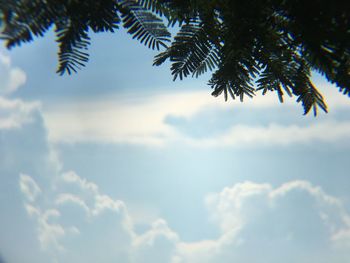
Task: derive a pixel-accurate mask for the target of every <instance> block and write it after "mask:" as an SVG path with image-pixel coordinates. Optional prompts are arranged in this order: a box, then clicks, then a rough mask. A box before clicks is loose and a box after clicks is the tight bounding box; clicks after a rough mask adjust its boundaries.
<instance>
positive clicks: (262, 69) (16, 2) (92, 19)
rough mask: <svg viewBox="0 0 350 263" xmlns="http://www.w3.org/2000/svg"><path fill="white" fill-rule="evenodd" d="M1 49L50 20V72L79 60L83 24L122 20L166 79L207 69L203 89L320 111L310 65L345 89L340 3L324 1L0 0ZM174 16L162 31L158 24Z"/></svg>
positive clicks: (349, 79)
mask: <svg viewBox="0 0 350 263" xmlns="http://www.w3.org/2000/svg"><path fill="white" fill-rule="evenodd" d="M0 9H1V20H2V23H3V30H2V33H1V38H2V39H3V40H5V43H6V46H7V47H8V48H11V47H14V46H18V45H20V44H22V43H25V42H30V41H32V40H33V39H34V38H35V37H40V36H44V35H45V33H46V32H47V31H48V30H49V29H50V28H52V27H53V30H54V31H55V33H56V41H57V43H58V48H59V52H58V70H57V72H58V73H59V74H65V73H68V74H71V73H72V72H76V71H77V69H79V68H81V67H83V66H85V64H86V62H87V61H88V58H89V54H88V51H87V49H88V46H89V44H90V38H89V33H90V32H114V31H115V30H117V29H118V28H119V27H124V28H126V29H127V31H128V33H129V34H131V36H132V38H135V39H137V40H138V41H139V42H140V43H142V44H144V45H146V46H147V47H149V48H151V49H156V50H160V53H159V54H158V55H156V57H155V59H154V65H157V66H158V65H161V64H163V63H164V62H165V61H167V60H169V61H170V62H171V73H172V75H173V78H174V80H175V79H180V80H181V79H183V78H185V77H188V76H192V77H198V76H199V75H201V74H203V73H205V72H207V71H211V72H212V77H211V79H210V80H209V85H210V86H211V88H212V89H213V92H212V95H214V96H219V95H223V96H224V98H225V99H226V100H227V99H228V97H231V98H233V99H235V98H239V99H240V100H241V101H243V99H244V98H245V97H253V96H254V95H255V94H256V93H257V92H261V93H262V94H266V93H267V92H275V93H276V94H277V95H278V98H279V100H280V101H281V102H283V98H284V95H285V94H287V95H289V96H295V97H296V101H297V102H300V103H301V104H302V106H303V109H304V113H305V114H307V113H308V112H310V111H311V110H312V111H313V112H314V114H315V115H316V114H317V110H318V109H319V108H320V109H322V110H323V111H325V112H327V106H326V103H325V101H324V99H323V97H322V95H321V94H320V92H319V91H318V90H317V88H316V87H315V86H314V85H313V83H312V82H311V80H310V77H311V72H312V71H316V72H318V73H320V74H321V75H323V76H324V77H325V78H326V79H327V80H328V81H329V82H331V83H333V84H335V85H336V86H337V87H338V88H339V91H340V92H342V93H343V94H345V95H348V96H349V95H350V5H349V4H348V3H347V2H346V1H333V2H331V1H324V0H313V1H303V0H294V1H287V0H265V1H262V0H255V1H238V0H123V1H119V0H99V1H96V0H84V1H83V0H30V1H29V0H0ZM174 25H177V26H178V27H179V30H178V32H177V34H176V35H175V36H174V37H173V38H172V37H171V35H170V33H169V31H168V30H167V28H168V27H169V26H174Z"/></svg>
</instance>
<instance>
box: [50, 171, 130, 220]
mask: <svg viewBox="0 0 350 263" xmlns="http://www.w3.org/2000/svg"><path fill="white" fill-rule="evenodd" d="M62 179H63V181H64V182H65V183H69V184H75V185H77V186H78V187H79V188H80V189H81V190H83V191H87V192H88V193H89V194H90V196H91V197H92V201H90V204H89V205H88V204H87V203H86V201H85V200H83V199H82V198H81V197H79V196H78V195H74V194H70V193H62V194H60V195H58V197H57V199H56V201H55V202H56V204H58V205H63V204H65V203H73V204H76V205H78V206H80V207H81V208H83V209H84V210H85V211H86V212H87V213H88V214H89V215H91V216H97V215H99V214H100V213H102V212H103V211H105V210H111V211H117V212H118V211H119V210H123V209H125V204H124V203H123V202H122V201H120V200H113V199H112V198H111V197H110V196H108V195H106V194H101V193H100V191H99V189H98V186H97V185H96V184H95V183H93V182H90V181H87V180H86V179H84V178H81V177H80V176H78V175H77V174H76V173H75V172H73V171H69V172H66V173H64V174H63V175H62Z"/></svg>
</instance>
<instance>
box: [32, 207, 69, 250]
mask: <svg viewBox="0 0 350 263" xmlns="http://www.w3.org/2000/svg"><path fill="white" fill-rule="evenodd" d="M25 208H26V211H27V213H28V215H29V216H31V217H34V218H35V219H36V221H37V232H38V240H39V242H40V245H41V247H42V249H44V250H46V249H49V248H52V249H54V250H57V251H58V252H60V251H64V247H63V246H62V245H61V243H60V239H62V238H63V237H64V236H65V235H66V230H65V228H64V227H63V226H62V225H60V224H57V223H53V222H50V221H51V219H53V218H57V217H59V216H60V212H59V211H58V210H56V209H48V210H45V211H41V210H40V209H39V208H38V207H35V206H33V205H30V204H26V205H25Z"/></svg>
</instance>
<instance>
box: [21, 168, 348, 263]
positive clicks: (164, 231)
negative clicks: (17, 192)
mask: <svg viewBox="0 0 350 263" xmlns="http://www.w3.org/2000/svg"><path fill="white" fill-rule="evenodd" d="M59 185H60V188H62V189H64V188H66V187H67V186H73V188H70V189H71V191H70V192H61V193H60V191H61V190H60V191H58V193H57V194H56V197H54V200H52V202H51V206H52V207H48V208H46V209H44V210H42V208H40V205H39V204H38V203H37V202H35V200H36V199H35V198H32V197H33V193H34V192H35V193H37V194H38V193H40V188H39V186H38V185H37V183H36V182H35V181H34V179H32V178H31V177H29V176H27V175H26V176H24V175H22V176H21V177H20V188H21V191H22V192H23V193H24V195H25V196H26V198H27V199H28V201H29V202H31V203H30V204H28V203H27V204H26V206H25V207H26V210H27V213H28V214H29V215H30V216H32V217H35V218H36V220H37V225H38V228H37V229H38V240H39V241H40V243H41V245H42V247H43V248H44V249H54V250H55V251H57V253H58V254H56V256H57V258H59V259H63V258H64V259H65V262H71V261H70V260H71V259H72V258H75V257H77V254H76V253H77V251H74V246H73V248H72V247H65V244H66V240H67V239H70V238H73V239H74V240H75V242H76V244H75V245H77V247H81V246H86V248H90V247H95V249H94V251H93V253H94V254H95V255H91V257H92V258H94V259H96V258H99V257H101V256H102V255H110V257H106V259H108V260H107V261H106V262H109V261H113V260H118V262H135V263H140V262H155V263H156V262H159V263H161V262H172V263H179V262H191V263H192V262H193V263H195V262H208V263H209V262H210V263H211V262H213V263H214V262H232V261H239V262H241V261H244V262H261V263H262V262H266V259H268V260H269V262H272V263H273V262H280V258H281V257H284V262H305V263H306V262H310V259H311V260H312V261H314V260H316V261H317V262H323V261H322V260H325V259H327V260H328V262H334V263H336V262H339V263H340V262H342V260H343V258H344V257H350V254H349V253H348V252H347V251H349V245H350V215H349V213H348V212H347V211H346V209H345V207H344V205H343V202H342V201H341V200H340V199H338V198H336V197H334V196H331V195H329V194H327V193H326V192H325V191H324V190H323V189H322V188H320V187H318V186H314V185H312V184H311V183H310V182H308V181H290V182H286V183H284V184H282V185H280V186H278V187H273V186H272V185H270V184H268V183H255V182H249V181H247V182H242V183H237V184H234V185H233V186H231V187H226V188H224V189H223V190H222V191H220V192H217V193H211V194H208V195H207V196H206V197H205V200H204V201H205V204H206V207H207V209H208V216H209V218H210V220H211V221H212V223H213V224H214V225H215V226H217V228H218V229H219V235H218V237H217V238H216V239H207V240H205V239H204V240H198V241H194V242H184V241H182V240H181V234H180V233H176V232H175V231H174V230H172V229H171V227H170V226H169V225H168V223H167V222H166V220H164V219H162V218H158V219H156V220H155V221H154V222H153V223H152V224H151V225H149V227H148V229H147V230H145V231H144V232H143V233H138V232H136V231H135V227H136V225H135V223H134V221H137V220H134V219H133V218H132V216H131V215H130V213H129V212H128V208H127V205H126V204H125V202H123V201H121V200H114V199H113V198H111V197H110V196H109V195H107V194H104V193H102V192H101V191H100V189H99V187H98V186H97V185H96V184H95V183H93V182H90V181H88V180H86V179H84V178H82V177H80V176H78V175H77V174H76V173H75V172H73V171H70V172H67V173H64V174H63V175H62V176H61V182H60V183H59ZM28 189H32V190H28ZM33 189H35V190H33ZM300 200H302V202H300ZM69 204H71V205H73V206H74V207H75V209H81V210H82V211H83V212H84V215H85V216H82V218H80V219H78V218H70V219H69V225H67V223H66V224H65V225H64V224H63V223H60V222H59V221H60V220H59V219H60V218H62V219H64V218H65V217H68V216H69V215H68V214H64V212H61V211H65V210H64V208H65V207H66V206H67V205H69ZM62 209H63V210H62ZM84 217H85V219H84ZM86 220H88V221H86ZM105 220H107V221H108V222H114V223H113V225H114V230H113V229H110V230H109V232H110V233H109V234H107V232H106V233H104V232H103V231H104V230H103V229H105V227H107V226H103V225H100V224H101V223H105V222H106V221H105ZM110 220H112V221H110ZM86 224H87V226H88V227H87V228H86ZM84 225H85V227H84ZM109 227H110V226H108V227H107V229H108V228H109ZM95 228H96V229H100V231H101V230H102V233H101V234H102V236H100V237H99V238H97V240H89V241H88V242H87V241H86V238H87V237H88V236H89V235H88V232H89V229H95ZM103 233H104V234H103ZM110 234H112V235H110ZM103 235H105V236H103ZM84 240H85V241H84ZM98 241H101V242H112V243H111V246H107V247H104V246H102V247H101V246H100V245H101V244H104V243H101V244H99V243H97V242H98ZM86 242H87V243H86ZM113 242H114V243H113ZM113 244H114V245H113ZM121 244H123V245H122V246H121ZM72 249H73V250H72ZM320 249H322V251H320ZM253 250H255V251H254V253H252V251H253ZM63 251H65V252H64V253H63ZM86 253H89V252H88V250H86ZM96 253H102V254H101V255H99V256H98V255H96ZM69 256H71V258H69ZM88 258H89V256H88ZM72 262H73V261H72ZM91 262H92V261H91ZM324 262H327V261H324Z"/></svg>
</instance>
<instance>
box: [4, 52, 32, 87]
mask: <svg viewBox="0 0 350 263" xmlns="http://www.w3.org/2000/svg"><path fill="white" fill-rule="evenodd" d="M0 79H1V84H0V94H9V93H12V92H14V91H16V90H17V89H18V88H19V87H20V86H22V85H23V84H24V83H25V82H26V80H27V76H26V74H25V72H24V71H23V70H22V69H20V68H18V67H13V66H12V65H11V59H10V57H9V56H6V55H4V54H3V53H1V52H0Z"/></svg>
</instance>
